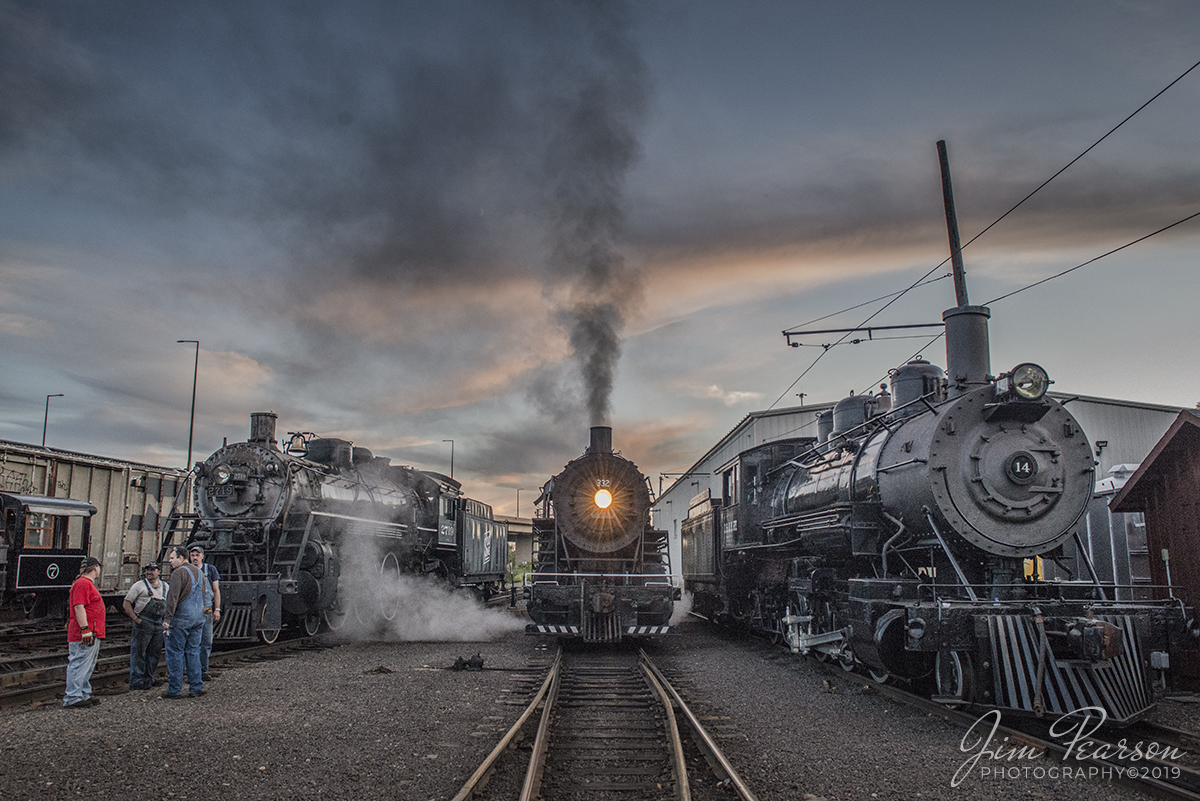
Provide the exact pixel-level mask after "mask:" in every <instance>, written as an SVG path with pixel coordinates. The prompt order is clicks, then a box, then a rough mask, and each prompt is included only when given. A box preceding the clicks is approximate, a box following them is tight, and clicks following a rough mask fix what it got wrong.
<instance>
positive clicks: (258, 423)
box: [250, 412, 279, 448]
mask: <svg viewBox="0 0 1200 801" xmlns="http://www.w3.org/2000/svg"><path fill="white" fill-rule="evenodd" d="M278 419H279V415H277V414H275V413H274V412H251V413H250V441H251V442H259V443H262V444H264V445H270V446H271V447H272V448H273V447H275V444H276V443H275V421H276V420H278Z"/></svg>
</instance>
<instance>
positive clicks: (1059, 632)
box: [681, 178, 1198, 723]
mask: <svg viewBox="0 0 1200 801" xmlns="http://www.w3.org/2000/svg"><path fill="white" fill-rule="evenodd" d="M947 183H948V178H947ZM952 217H953V215H952V213H950V212H948V214H947V219H948V220H952ZM951 239H952V242H954V241H957V232H956V231H955V232H954V234H953V236H952V237H951ZM954 276H955V288H956V294H957V297H958V300H959V305H958V306H956V307H954V308H951V309H949V310H947V311H946V312H945V313H944V314H943V321H944V323H945V338H946V356H947V371H946V372H943V371H942V370H941V369H940V368H938V367H935V366H934V365H931V364H929V363H928V362H925V361H922V360H919V359H914V360H913V361H910V362H909V363H907V364H905V365H903V366H902V367H900V368H898V369H897V370H895V371H894V373H893V374H892V376H891V391H890V393H888V392H886V391H885V392H881V393H879V394H878V395H853V396H851V397H848V398H845V399H843V400H842V401H840V402H838V403H837V405H836V406H835V407H834V410H833V413H832V419H831V420H828V421H827V423H826V425H825V426H823V429H824V430H822V431H820V432H819V436H818V437H817V438H816V439H792V440H781V441H776V442H769V443H766V444H763V445H760V446H758V447H755V448H751V449H749V450H746V451H743V452H742V453H740V454H739V455H738V456H737V457H735V458H734V459H732V460H731V461H730V462H729V463H728V464H726V465H725V466H724V467H723V468H722V469H721V471H720V472H721V475H722V486H723V488H724V490H723V493H722V497H721V498H719V499H717V500H716V501H710V500H705V499H703V498H700V499H697V501H698V502H697V503H696V504H695V508H693V509H692V510H691V513H690V515H689V518H688V519H687V520H686V521H685V523H684V525H683V527H682V532H681V533H682V543H681V544H682V553H683V561H684V567H685V570H684V576H685V589H687V590H688V591H690V592H692V593H693V594H694V608H695V609H696V610H697V611H698V612H699V613H701V614H705V615H707V616H710V617H712V618H716V619H720V620H725V621H736V622H737V623H739V624H741V625H745V626H748V627H750V628H753V629H757V630H759V631H762V632H765V633H767V634H769V635H771V636H773V637H777V638H780V639H785V640H786V641H787V643H788V644H789V646H790V647H791V649H792V650H793V651H795V652H799V653H804V654H814V655H816V656H818V657H821V658H824V659H833V660H837V661H839V662H840V663H841V664H842V665H843V666H844V667H845V668H846V669H847V670H853V669H855V668H858V667H861V668H863V669H865V670H867V671H869V672H870V673H871V674H872V675H873V676H874V677H875V678H877V679H880V680H886V679H888V678H893V677H894V678H899V679H903V680H907V681H911V682H913V683H914V685H915V686H919V687H924V688H926V689H928V690H929V691H930V693H931V694H932V695H933V696H934V697H935V698H936V699H937V700H939V701H941V702H943V703H946V704H948V705H959V706H961V705H980V706H984V707H988V708H998V709H1001V710H1004V711H1010V710H1011V711H1013V712H1014V713H1022V714H1033V715H1043V714H1051V715H1055V716H1059V715H1063V714H1066V713H1069V712H1072V711H1075V710H1078V709H1081V708H1083V707H1099V708H1102V709H1104V710H1105V713H1106V715H1107V717H1108V719H1109V720H1110V721H1113V722H1119V723H1126V722H1130V721H1133V720H1135V719H1138V718H1139V717H1142V716H1144V715H1146V714H1147V713H1149V712H1150V710H1151V709H1152V708H1153V706H1154V689H1155V686H1156V684H1157V682H1158V680H1163V681H1166V680H1167V677H1168V673H1167V671H1168V668H1169V666H1170V665H1171V664H1172V662H1176V661H1177V659H1178V655H1179V653H1180V652H1181V651H1183V650H1185V649H1191V648H1194V647H1195V644H1196V637H1197V635H1198V632H1197V629H1196V623H1195V616H1194V613H1193V611H1192V610H1191V609H1189V608H1186V607H1185V606H1184V605H1183V604H1182V603H1181V602H1180V601H1179V600H1176V598H1177V597H1178V591H1176V592H1175V593H1174V594H1171V593H1169V592H1167V590H1166V588H1156V590H1157V591H1156V592H1155V593H1154V597H1156V598H1158V599H1160V600H1138V599H1139V598H1142V597H1145V596H1143V595H1140V594H1138V593H1135V592H1134V590H1135V588H1133V587H1117V586H1115V585H1114V584H1113V583H1112V582H1104V581H1102V580H1101V579H1100V577H1099V575H1098V574H1097V571H1096V569H1095V567H1094V565H1092V564H1091V563H1090V562H1089V561H1088V558H1087V554H1088V548H1087V547H1085V545H1084V543H1083V541H1082V539H1081V530H1082V528H1083V525H1084V513H1085V511H1086V510H1087V508H1088V503H1089V501H1090V500H1091V498H1092V492H1093V484H1094V473H1093V469H1094V462H1093V452H1092V447H1091V445H1090V444H1089V442H1088V441H1087V438H1086V436H1085V435H1084V433H1083V431H1082V430H1081V429H1080V426H1079V424H1078V422H1077V421H1076V420H1075V418H1074V417H1073V416H1072V415H1071V413H1070V412H1069V411H1068V410H1067V409H1066V408H1065V406H1064V405H1063V404H1062V403H1060V402H1058V401H1057V400H1055V399H1053V398H1052V397H1050V396H1048V395H1047V394H1046V390H1047V389H1048V387H1049V385H1050V379H1049V376H1048V375H1047V374H1046V371H1045V370H1044V369H1042V368H1041V367H1040V366H1038V365H1036V364H1032V363H1023V364H1018V365H1017V366H1016V367H1014V368H1013V369H1012V370H1009V371H1008V372H1005V373H1002V374H1000V375H999V376H992V375H991V364H990V354H989V342H988V319H989V317H990V311H989V310H988V309H987V308H986V307H982V306H971V305H969V303H968V302H967V293H966V286H965V281H964V279H963V275H962V270H961V263H958V264H956V268H955V271H954ZM1068 543H1072V544H1074V546H1075V548H1074V552H1075V554H1076V555H1077V556H1078V557H1079V558H1080V559H1081V562H1082V563H1083V564H1084V565H1085V567H1086V573H1085V574H1084V575H1079V574H1078V573H1075V574H1073V575H1072V577H1071V578H1069V579H1067V580H1046V579H1045V578H1044V576H1043V575H1042V574H1041V572H1042V571H1040V570H1039V566H1040V565H1041V564H1044V563H1048V562H1055V563H1057V564H1058V566H1059V567H1061V568H1063V569H1068V568H1069V565H1068V564H1067V563H1066V561H1065V560H1064V558H1063V556H1064V548H1063V546H1064V545H1065V544H1068ZM1138 589H1145V588H1138Z"/></svg>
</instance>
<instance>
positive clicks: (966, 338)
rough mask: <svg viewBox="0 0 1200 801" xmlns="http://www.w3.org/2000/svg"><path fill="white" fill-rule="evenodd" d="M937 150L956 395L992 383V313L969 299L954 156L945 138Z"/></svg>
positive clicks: (950, 367)
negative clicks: (950, 274)
mask: <svg viewBox="0 0 1200 801" xmlns="http://www.w3.org/2000/svg"><path fill="white" fill-rule="evenodd" d="M937 150H938V162H939V164H940V165H941V169H942V202H943V203H944V204H945V207H946V233H947V235H948V237H949V240H950V262H951V264H952V267H953V271H954V298H955V301H956V302H957V303H958V305H957V306H955V307H954V308H953V309H947V310H946V311H944V312H942V321H943V322H944V323H945V324H946V378H947V383H948V384H949V387H948V392H947V394H948V395H949V397H951V398H956V397H958V396H960V395H963V394H965V393H967V392H970V391H971V390H972V389H974V388H976V387H979V386H985V385H987V384H989V383H991V378H992V376H991V370H992V357H991V347H990V343H989V341H988V319H989V318H990V317H991V316H992V312H991V310H990V309H988V308H987V307H986V306H972V305H971V304H970V302H969V301H968V299H967V276H966V270H965V269H964V268H963V260H962V246H961V244H960V243H959V237H958V216H957V214H956V213H955V210H954V187H953V186H952V184H951V182H950V157H949V156H948V155H947V152H946V141H945V140H944V139H943V140H939V141H938V143H937Z"/></svg>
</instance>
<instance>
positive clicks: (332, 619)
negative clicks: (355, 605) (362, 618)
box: [321, 597, 354, 631]
mask: <svg viewBox="0 0 1200 801" xmlns="http://www.w3.org/2000/svg"><path fill="white" fill-rule="evenodd" d="M353 611H354V610H353V609H351V608H350V602H349V601H346V600H343V599H342V598H340V597H336V598H334V600H333V605H332V606H330V607H329V608H328V609H326V610H325V611H324V612H322V613H321V615H322V616H323V617H324V618H325V625H326V626H328V627H329V630H330V631H337V630H338V629H340V628H341V627H342V626H344V625H346V621H347V620H349V619H350V615H351V614H352V613H353Z"/></svg>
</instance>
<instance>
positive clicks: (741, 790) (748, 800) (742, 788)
mask: <svg viewBox="0 0 1200 801" xmlns="http://www.w3.org/2000/svg"><path fill="white" fill-rule="evenodd" d="M641 654H642V658H643V660H645V664H646V665H647V667H648V668H649V669H650V670H651V671H653V673H654V675H655V677H656V678H658V680H659V681H661V682H662V684H663V687H665V688H666V690H667V691H668V692H669V693H670V695H671V698H672V700H674V702H675V705H676V706H678V707H679V711H680V712H682V713H683V716H684V718H686V719H687V722H688V725H689V726H691V728H692V732H693V733H694V734H695V736H696V744H697V745H699V746H700V748H701V749H703V750H704V751H705V754H706V756H708V757H709V758H710V759H711V760H715V761H716V763H717V764H718V765H719V766H720V769H721V770H722V771H724V772H725V774H726V775H727V776H728V777H729V784H730V786H731V787H733V789H734V790H736V791H737V794H738V797H739V798H741V799H742V801H758V797H757V796H755V795H754V793H753V792H751V790H750V788H749V787H747V786H746V783H745V782H744V781H742V778H741V776H739V775H738V772H737V770H735V769H734V767H733V765H732V764H730V762H729V760H728V759H727V758H726V757H725V754H724V753H723V752H722V751H721V749H720V747H719V746H718V745H717V743H716V741H715V740H713V738H712V737H711V736H710V735H709V733H708V732H707V731H706V730H705V728H704V726H703V724H701V723H700V719H699V718H698V717H696V715H695V713H693V712H692V710H691V709H690V708H689V707H688V705H687V704H686V703H685V702H684V700H683V698H682V697H681V696H680V695H679V693H678V692H677V691H676V690H675V688H674V687H672V686H671V683H670V682H669V681H667V679H666V677H665V676H664V675H663V674H662V671H661V670H659V668H658V666H657V665H655V664H654V663H653V662H652V661H650V657H648V656H647V655H646V652H645V651H642V652H641Z"/></svg>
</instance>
